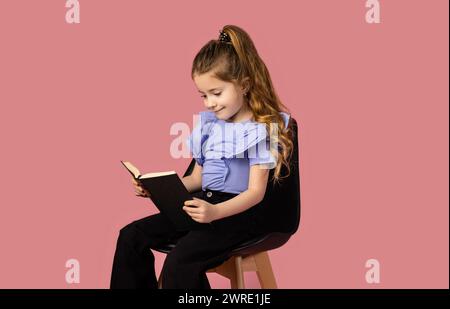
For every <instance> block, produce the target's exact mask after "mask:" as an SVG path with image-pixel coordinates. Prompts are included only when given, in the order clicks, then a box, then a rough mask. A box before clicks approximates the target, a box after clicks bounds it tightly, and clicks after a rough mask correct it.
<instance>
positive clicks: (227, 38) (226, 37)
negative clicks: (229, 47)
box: [219, 30, 231, 43]
mask: <svg viewBox="0 0 450 309" xmlns="http://www.w3.org/2000/svg"><path fill="white" fill-rule="evenodd" d="M219 42H223V43H231V38H230V36H229V35H228V34H227V33H226V32H224V31H222V30H220V35H219Z"/></svg>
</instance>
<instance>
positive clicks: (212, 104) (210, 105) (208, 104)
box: [205, 100, 216, 109]
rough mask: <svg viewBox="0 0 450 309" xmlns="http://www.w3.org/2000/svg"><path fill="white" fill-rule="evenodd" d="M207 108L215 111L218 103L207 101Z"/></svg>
mask: <svg viewBox="0 0 450 309" xmlns="http://www.w3.org/2000/svg"><path fill="white" fill-rule="evenodd" d="M205 106H206V108H207V109H214V108H215V107H216V103H215V102H213V101H212V100H206V101H205Z"/></svg>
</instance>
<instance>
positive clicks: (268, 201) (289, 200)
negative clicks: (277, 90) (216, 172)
mask: <svg viewBox="0 0 450 309" xmlns="http://www.w3.org/2000/svg"><path fill="white" fill-rule="evenodd" d="M289 128H290V129H291V130H292V133H293V134H292V139H293V147H294V148H293V152H292V156H291V160H290V161H289V162H290V174H289V176H288V177H286V178H283V179H281V182H280V183H279V184H277V183H273V182H272V181H270V179H271V178H272V176H273V174H274V171H275V169H271V170H270V174H269V183H268V184H267V188H266V193H265V195H264V199H263V201H262V202H261V203H260V204H258V205H256V206H255V207H258V208H259V209H258V217H259V220H260V223H261V226H262V227H263V228H264V232H267V233H274V232H275V233H277V232H278V233H287V234H294V233H295V232H296V231H297V229H298V227H299V224H300V213H301V211H300V210H301V202H300V176H299V174H300V172H299V155H298V127H297V121H296V120H295V119H294V118H292V117H290V119H289ZM194 166H195V159H192V160H191V163H190V164H189V166H188V168H187V170H186V172H185V173H184V175H183V177H185V176H189V175H190V174H191V173H192V171H193V169H194ZM286 174H287V168H286V167H285V166H283V167H282V169H281V175H286Z"/></svg>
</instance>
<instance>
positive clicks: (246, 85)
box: [241, 77, 250, 93]
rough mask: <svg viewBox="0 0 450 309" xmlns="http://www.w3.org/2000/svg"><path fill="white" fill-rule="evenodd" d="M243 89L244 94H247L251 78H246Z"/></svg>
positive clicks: (243, 81)
mask: <svg viewBox="0 0 450 309" xmlns="http://www.w3.org/2000/svg"><path fill="white" fill-rule="evenodd" d="M241 89H242V92H244V93H247V92H248V91H249V89H250V78H249V77H244V79H243V80H242V82H241Z"/></svg>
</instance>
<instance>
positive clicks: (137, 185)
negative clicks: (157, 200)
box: [131, 178, 150, 197]
mask: <svg viewBox="0 0 450 309" xmlns="http://www.w3.org/2000/svg"><path fill="white" fill-rule="evenodd" d="M131 182H132V183H133V186H134V191H135V192H134V193H135V194H136V196H141V197H150V193H149V192H148V191H147V190H145V189H144V188H143V187H142V186H141V184H140V183H139V182H138V181H136V179H134V178H131Z"/></svg>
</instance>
